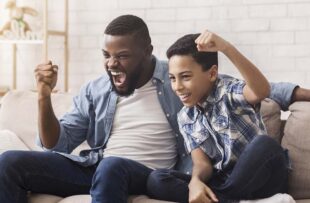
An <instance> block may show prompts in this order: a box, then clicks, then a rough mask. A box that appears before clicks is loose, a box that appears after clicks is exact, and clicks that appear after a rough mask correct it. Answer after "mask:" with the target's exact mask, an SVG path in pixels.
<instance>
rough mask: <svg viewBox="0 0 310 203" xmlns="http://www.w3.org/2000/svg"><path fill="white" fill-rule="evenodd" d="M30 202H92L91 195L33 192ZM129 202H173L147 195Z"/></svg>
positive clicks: (130, 198) (134, 197) (130, 199)
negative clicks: (59, 194) (60, 194)
mask: <svg viewBox="0 0 310 203" xmlns="http://www.w3.org/2000/svg"><path fill="white" fill-rule="evenodd" d="M28 202H29V203H42V202H46V203H73V202H74V203H90V202H91V197H90V195H73V196H70V197H66V198H61V197H58V196H54V195H46V194H32V195H30V196H29V198H28ZM128 203H173V202H167V201H161V200H155V199H150V198H148V197H147V196H145V195H137V196H134V195H132V196H130V197H129V198H128Z"/></svg>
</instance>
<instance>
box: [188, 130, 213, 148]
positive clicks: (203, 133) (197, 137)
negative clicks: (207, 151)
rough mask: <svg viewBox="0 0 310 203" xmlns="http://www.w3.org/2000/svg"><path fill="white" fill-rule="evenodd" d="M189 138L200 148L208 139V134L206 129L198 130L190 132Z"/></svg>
mask: <svg viewBox="0 0 310 203" xmlns="http://www.w3.org/2000/svg"><path fill="white" fill-rule="evenodd" d="M191 137H192V139H193V141H194V142H195V143H196V144H197V145H199V146H200V145H201V144H202V143H203V142H204V141H206V139H207V138H208V137H209V132H208V131H207V129H200V130H198V131H194V132H192V134H191Z"/></svg>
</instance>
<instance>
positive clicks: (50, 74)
mask: <svg viewBox="0 0 310 203" xmlns="http://www.w3.org/2000/svg"><path fill="white" fill-rule="evenodd" d="M34 72H35V78H36V81H37V88H38V93H39V95H40V96H42V97H49V96H50V95H51V93H52V90H53V89H54V87H55V86H56V82H57V72H58V66H57V65H53V64H52V62H51V61H48V62H47V63H44V64H40V65H38V66H37V68H36V69H35V71H34Z"/></svg>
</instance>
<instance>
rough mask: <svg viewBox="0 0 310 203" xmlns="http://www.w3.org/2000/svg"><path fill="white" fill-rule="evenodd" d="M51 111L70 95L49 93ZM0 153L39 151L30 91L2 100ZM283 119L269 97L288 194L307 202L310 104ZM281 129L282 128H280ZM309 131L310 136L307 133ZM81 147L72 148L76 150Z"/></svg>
mask: <svg viewBox="0 0 310 203" xmlns="http://www.w3.org/2000/svg"><path fill="white" fill-rule="evenodd" d="M52 100H53V106H54V110H55V113H56V115H57V116H61V115H62V114H63V113H65V112H66V111H67V110H68V109H70V105H71V101H72V96H71V95H69V94H61V93H57V94H54V95H53V96H52ZM1 103H2V104H1V107H0V153H2V152H3V151H6V150H9V149H21V150H41V149H40V148H38V147H37V146H36V145H35V142H34V139H35V135H36V129H37V95H36V93H33V92H29V91H11V92H9V93H8V94H7V95H6V96H5V97H4V98H3V99H2V101H1ZM289 110H290V112H291V113H290V115H289V117H288V119H287V121H286V123H285V122H283V121H282V122H281V119H280V114H281V111H280V107H279V106H278V105H277V104H276V103H275V102H273V101H271V100H265V101H264V102H263V104H262V115H263V119H264V121H265V123H266V126H267V129H268V132H269V134H271V135H272V137H274V138H275V139H276V140H278V141H279V142H281V144H282V146H284V147H286V148H288V149H289V150H290V155H291V159H292V167H293V172H292V173H291V174H290V178H289V193H290V195H292V196H293V197H294V199H296V202H298V203H310V103H306V102H298V103H294V104H293V105H291V106H290V108H289ZM281 129H284V130H281ZM308 134H309V135H308ZM85 147H87V146H86V145H84V146H80V147H79V148H78V149H76V150H75V151H74V153H78V151H79V150H80V149H81V148H85ZM29 202H31V203H42V202H43V203H45V202H46V203H56V202H58V203H73V202H74V203H88V202H90V196H89V195H76V196H71V197H67V198H61V197H56V196H52V195H45V194H31V195H29ZM128 202H133V203H164V201H158V200H152V199H149V198H147V197H146V196H142V195H141V196H132V197H130V198H129V200H128Z"/></svg>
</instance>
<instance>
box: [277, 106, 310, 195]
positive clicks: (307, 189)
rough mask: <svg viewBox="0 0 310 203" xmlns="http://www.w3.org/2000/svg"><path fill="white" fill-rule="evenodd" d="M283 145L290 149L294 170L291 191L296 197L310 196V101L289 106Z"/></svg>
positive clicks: (291, 175) (290, 183)
mask: <svg viewBox="0 0 310 203" xmlns="http://www.w3.org/2000/svg"><path fill="white" fill-rule="evenodd" d="M289 110H290V111H291V114H290V115H289V117H288V119H287V121H286V125H285V128H284V136H283V139H282V146H283V147H285V148H287V149H288V150H289V154H290V158H291V161H292V168H293V170H292V172H291V173H290V176H289V193H290V194H291V195H292V196H293V197H294V199H307V198H310V102H295V103H294V104H292V105H291V106H290V107H289Z"/></svg>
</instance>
